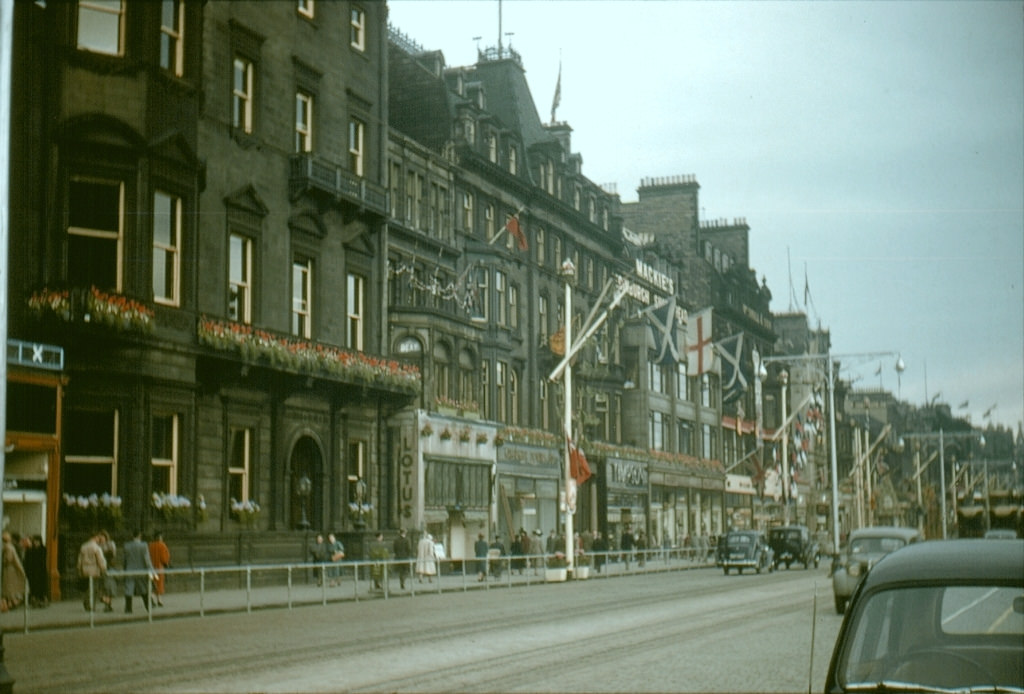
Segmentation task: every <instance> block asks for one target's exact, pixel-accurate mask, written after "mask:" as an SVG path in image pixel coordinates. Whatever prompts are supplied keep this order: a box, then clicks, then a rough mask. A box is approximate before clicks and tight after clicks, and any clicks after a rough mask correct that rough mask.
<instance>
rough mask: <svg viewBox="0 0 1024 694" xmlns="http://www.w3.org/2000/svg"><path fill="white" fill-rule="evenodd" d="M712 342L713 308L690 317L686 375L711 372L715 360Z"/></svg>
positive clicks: (687, 331)
mask: <svg viewBox="0 0 1024 694" xmlns="http://www.w3.org/2000/svg"><path fill="white" fill-rule="evenodd" d="M713 348H714V343H712V342H711V307H708V308H706V309H704V310H703V311H700V312H699V313H696V314H694V315H692V316H690V322H689V323H688V324H687V326H686V375H687V376H700V375H701V374H702V373H704V372H706V371H710V370H711V365H712V361H713V360H714V358H715V353H714V349H713Z"/></svg>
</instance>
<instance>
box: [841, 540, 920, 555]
mask: <svg viewBox="0 0 1024 694" xmlns="http://www.w3.org/2000/svg"><path fill="white" fill-rule="evenodd" d="M905 544H906V542H904V541H903V540H902V539H901V538H898V537H858V538H856V539H854V540H853V541H852V542H851V543H850V553H851V554H883V553H887V552H892V551H893V550H897V549H899V548H900V547H902V546H903V545H905Z"/></svg>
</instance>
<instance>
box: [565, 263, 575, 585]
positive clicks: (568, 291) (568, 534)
mask: <svg viewBox="0 0 1024 694" xmlns="http://www.w3.org/2000/svg"><path fill="white" fill-rule="evenodd" d="M575 276H576V266H574V265H573V263H572V261H571V260H568V259H567V260H565V261H564V262H563V263H562V277H563V279H565V344H566V346H567V348H566V354H568V352H569V350H568V345H571V344H572V280H573V278H574V277H575ZM562 385H563V389H564V391H565V392H564V395H563V400H564V403H563V411H564V420H563V422H562V426H563V427H564V428H565V436H566V437H569V438H571V437H572V366H570V365H569V363H568V362H566V365H565V371H564V372H563V374H562ZM562 446H563V448H564V449H565V466H564V467H565V566H566V568H567V569H568V572H569V573H570V574H572V573H573V564H574V561H575V559H576V556H575V555H576V552H575V551H574V549H575V548H574V542H573V527H572V521H573V518H572V516H573V513H575V511H576V509H575V504H573V505H572V507H570V501H571V498H570V493H571V491H572V490H571V489H570V487H571V486H572V485H574V484H576V480H574V479H573V478H572V472H571V471H572V463H571V461H570V456H569V445H568V441H563V443H562Z"/></svg>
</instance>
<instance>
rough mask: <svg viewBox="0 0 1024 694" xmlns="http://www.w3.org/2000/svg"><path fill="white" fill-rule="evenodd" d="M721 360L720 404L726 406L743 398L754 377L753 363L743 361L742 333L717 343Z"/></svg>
mask: <svg viewBox="0 0 1024 694" xmlns="http://www.w3.org/2000/svg"><path fill="white" fill-rule="evenodd" d="M717 347H718V355H719V356H720V357H721V359H722V362H721V363H722V402H723V403H725V404H728V403H730V402H735V401H736V400H739V399H740V398H741V397H743V393H745V392H746V390H747V385H748V384H749V383H750V379H752V378H753V377H754V373H753V361H751V360H749V359H745V356H746V355H745V354H744V351H743V333H736V334H735V335H733V336H732V337H727V338H726V339H724V340H722V341H721V342H719V343H718V345H717Z"/></svg>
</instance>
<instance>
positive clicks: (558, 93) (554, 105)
mask: <svg viewBox="0 0 1024 694" xmlns="http://www.w3.org/2000/svg"><path fill="white" fill-rule="evenodd" d="M560 103H562V63H561V61H559V63H558V81H557V82H555V98H554V99H552V100H551V122H552V123H554V122H555V111H556V110H557V109H558V105H559V104H560Z"/></svg>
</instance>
